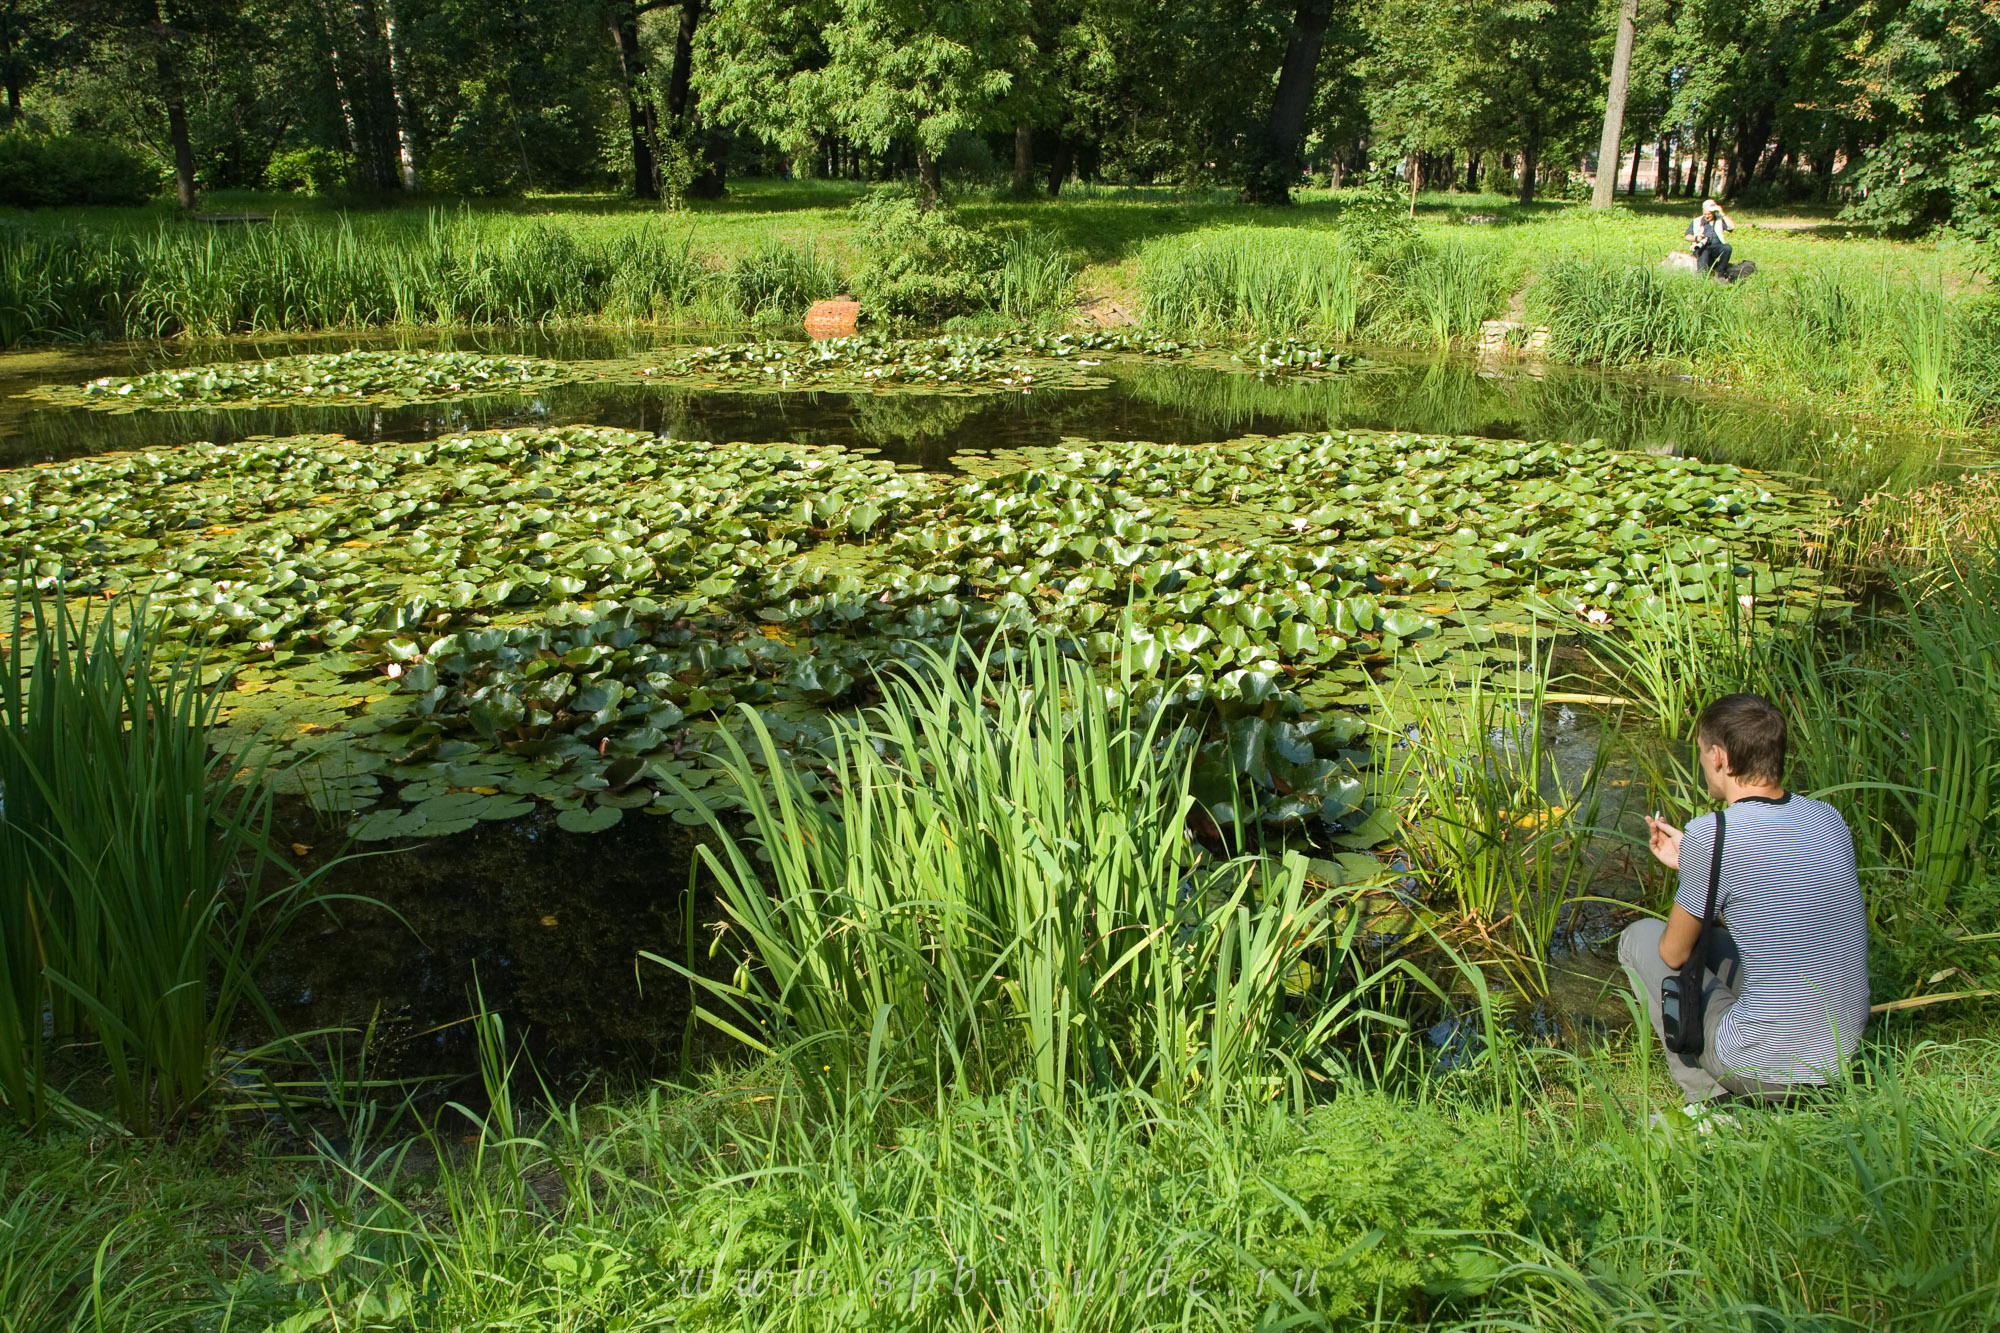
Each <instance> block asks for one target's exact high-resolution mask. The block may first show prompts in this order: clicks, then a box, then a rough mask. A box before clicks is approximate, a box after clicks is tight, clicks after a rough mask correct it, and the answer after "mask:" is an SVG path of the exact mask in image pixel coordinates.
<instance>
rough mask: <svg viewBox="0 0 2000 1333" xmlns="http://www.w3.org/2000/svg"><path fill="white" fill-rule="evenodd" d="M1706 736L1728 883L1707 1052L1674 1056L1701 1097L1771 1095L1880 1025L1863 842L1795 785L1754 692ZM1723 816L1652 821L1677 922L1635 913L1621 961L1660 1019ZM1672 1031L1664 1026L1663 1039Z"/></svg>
mask: <svg viewBox="0 0 2000 1333" xmlns="http://www.w3.org/2000/svg"><path fill="white" fill-rule="evenodd" d="M1695 745H1696V749H1697V752H1698V756H1699V759H1700V763H1701V771H1702V776H1703V777H1704V778H1705V779H1706V780H1707V783H1708V791H1709V795H1711V796H1713V797H1714V798H1715V799H1716V800H1719V801H1722V802H1724V803H1726V805H1727V806H1728V810H1727V816H1726V817H1727V824H1726V826H1725V829H1724V833H1723V838H1722V876H1721V879H1722V884H1721V887H1720V889H1719V890H1718V891H1717V893H1716V898H1715V903H1716V916H1717V918H1718V919H1719V921H1720V922H1721V923H1723V924H1724V925H1725V926H1726V929H1719V928H1717V926H1716V925H1714V924H1711V926H1710V929H1709V932H1708V937H1707V942H1706V948H1707V953H1708V971H1707V972H1706V973H1705V975H1704V979H1703V987H1702V991H1703V995H1704V997H1705V1002H1704V1005H1703V1012H1702V1033H1703V1041H1702V1051H1701V1055H1700V1056H1699V1058H1698V1059H1696V1060H1693V1061H1690V1060H1688V1059H1685V1058H1683V1057H1681V1056H1678V1055H1675V1054H1673V1053H1672V1052H1668V1053H1667V1068H1668V1070H1669V1072H1671V1073H1672V1074H1673V1076H1674V1080H1675V1082H1677V1083H1679V1084H1680V1086H1681V1090H1682V1092H1683V1093H1684V1094H1685V1095H1686V1097H1687V1100H1688V1101H1689V1102H1690V1103H1693V1102H1703V1101H1708V1100H1710V1099H1711V1098H1714V1097H1718V1096H1735V1097H1746V1098H1757V1097H1769V1096H1774V1095H1779V1094H1782V1093H1784V1092H1787V1091H1789V1090H1791V1089H1793V1088H1795V1087H1797V1086H1800V1085H1809V1084H1822V1083H1825V1082H1827V1081H1828V1079H1829V1078H1834V1077H1838V1076H1839V1074H1840V1071H1842V1070H1844V1069H1845V1068H1846V1067H1847V1064H1848V1062H1849V1061H1850V1060H1851V1059H1852V1058H1853V1056H1854V1050H1855V1047H1856V1046H1858V1045H1859V1044H1860V1041H1861V1030H1862V1028H1863V1026H1865V1025H1866V1023H1867V1022H1868V917H1867V912H1866V910H1865V909H1864V908H1863V906H1862V902H1861V884H1860V881H1859V880H1858V879H1857V878H1856V877H1855V873H1854V839H1853V835H1852V834H1850V833H1849V832H1848V828H1847V821H1846V820H1844V819H1842V818H1841V817H1840V812H1839V811H1837V810H1835V809H1834V808H1833V807H1832V806H1830V805H1827V804H1826V803H1824V802H1822V801H1815V800H1812V799H1810V798H1809V797H1805V796H1800V795H1799V794H1797V793H1796V792H1787V791H1786V790H1785V788H1784V774H1785V718H1784V715H1783V714H1782V713H1780V712H1779V711H1778V710H1777V709H1776V708H1775V707H1773V706H1772V705H1771V703H1770V702H1769V701H1768V700H1766V699H1763V698H1761V697H1760V696H1758V695H1754V694H1730V695H1725V696H1724V697H1722V698H1720V699H1717V700H1716V701H1715V702H1714V703H1712V704H1710V705H1709V706H1708V707H1707V708H1705V709H1703V710H1702V714H1701V718H1700V720H1699V721H1698V722H1697V723H1696V726H1695ZM1715 822H1716V817H1715V816H1714V815H1703V816H1701V817H1700V818H1699V819H1695V820H1692V821H1690V822H1689V824H1688V827H1687V831H1686V833H1685V834H1683V833H1682V831H1681V830H1679V829H1677V828H1674V827H1673V826H1671V825H1669V824H1667V823H1665V822H1664V821H1662V820H1659V819H1656V818H1648V819H1647V821H1646V826H1647V831H1648V833H1649V835H1650V836H1649V841H1650V843H1651V846H1652V850H1653V855H1654V856H1656V857H1658V858H1659V859H1660V861H1661V862H1662V863H1663V864H1665V865H1667V866H1669V867H1671V868H1672V869H1675V870H1678V871H1680V888H1679V890H1678V891H1677V892H1676V893H1675V894H1674V905H1673V909H1672V912H1671V914H1670V915H1669V916H1668V918H1667V920H1666V921H1664V922H1661V921H1653V920H1644V921H1635V922H1633V923H1632V924H1631V925H1630V926H1628V927H1626V929H1625V932H1624V934H1623V935H1621V936H1620V937H1619V940H1618V960H1619V961H1620V962H1621V963H1623V964H1624V965H1625V970H1626V971H1627V972H1628V973H1629V974H1630V975H1631V977H1632V984H1633V986H1634V987H1635V988H1636V989H1637V990H1638V993H1639V998H1640V999H1641V1000H1642V1001H1644V1003H1645V1005H1646V1009H1647V1012H1648V1014H1649V1015H1650V1016H1651V1018H1652V1020H1653V1030H1654V1031H1655V1032H1656V1033H1662V1034H1663V1028H1662V1024H1661V1019H1660V983H1661V982H1662V981H1664V980H1665V979H1666V978H1667V977H1668V976H1670V975H1672V974H1674V973H1676V972H1678V971H1679V970H1680V969H1681V966H1682V965H1683V964H1684V963H1686V961H1687V960H1688V957H1689V955H1690V954H1692V953H1693V951H1694V946H1695V936H1696V934H1697V933H1698V932H1699V930H1700V928H1701V914H1702V911H1703V909H1704V908H1706V907H1707V906H1708V875H1709V865H1710V862H1711V857H1712V854H1713V852H1714V849H1715ZM1663 1035H1664V1034H1663Z"/></svg>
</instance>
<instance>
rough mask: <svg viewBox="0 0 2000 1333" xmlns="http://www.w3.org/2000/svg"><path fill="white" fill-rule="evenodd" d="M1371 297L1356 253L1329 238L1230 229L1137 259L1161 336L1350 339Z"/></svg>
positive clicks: (1166, 245) (1153, 248)
mask: <svg viewBox="0 0 2000 1333" xmlns="http://www.w3.org/2000/svg"><path fill="white" fill-rule="evenodd" d="M1369 294H1370V284H1369V282H1368V278H1367V275H1366V274H1365V273H1364V272H1363V269H1362V265H1361V261H1360V258H1359V257H1358V256H1357V255H1356V253H1355V251H1354V249H1353V247H1352V246H1350V245H1349V244H1348V242H1347V241H1346V240H1345V239H1344V238H1343V237H1341V236H1339V235H1336V234H1329V233H1326V232H1290V231H1273V230H1269V229H1266V228H1261V227H1233V228H1227V229H1222V230H1216V231H1206V232H1198V233H1196V234H1195V235H1193V236H1188V237H1172V238H1168V239H1164V240H1161V241H1157V242H1154V243H1153V244H1151V245H1149V246H1148V247H1147V248H1146V249H1145V250H1144V251H1142V252H1141V254H1140V295H1141V298H1142V299H1143V301H1144V303H1145V319H1146V323H1147V324H1148V325H1149V326H1151V327H1153V328H1155V329H1158V330H1160V331H1162V332H1168V333H1175V334H1182V335H1191V336H1197V337H1199V336H1210V337H1214V336H1221V335H1224V334H1270V333H1290V332H1310V333H1318V334H1323V335H1325V336H1327V337H1332V338H1351V337H1353V336H1354V335H1355V333H1356V332H1357V330H1359V328H1360V327H1361V324H1362V322H1363V317H1364V307H1366V305H1367V304H1368V298H1369Z"/></svg>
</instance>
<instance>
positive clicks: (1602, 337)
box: [1530, 256, 1744, 365]
mask: <svg viewBox="0 0 2000 1333" xmlns="http://www.w3.org/2000/svg"><path fill="white" fill-rule="evenodd" d="M1743 299H1744V298H1743V296H1742V294H1741V293H1739V292H1737V291H1736V290H1734V289H1733V288H1731V287H1728V286H1726V285H1725V284H1723V283H1719V282H1714V281H1704V280H1702V279H1699V278H1695V277H1691V276H1688V275H1686V274H1681V273H1674V272H1670V271H1668V270H1665V269H1661V268H1657V267H1653V266H1639V265H1632V264H1618V263H1611V262H1606V261H1601V260H1591V259H1585V258H1579V257H1573V256H1560V257H1558V258H1557V259H1556V260H1554V261H1553V262H1552V263H1551V264H1550V265H1549V267H1548V269H1547V270H1546V271H1545V272H1544V273H1543V274H1542V276H1541V280H1540V281H1539V282H1537V283H1536V284H1535V286H1534V288H1533V289H1532V290H1531V292H1530V300H1531V303H1532V304H1531V306H1530V310H1531V311H1532V313H1533V314H1534V316H1535V317H1536V318H1537V319H1538V320H1540V322H1542V323H1545V324H1547V325H1548V329H1549V350H1550V351H1552V352H1554V353H1555V354H1556V355H1558V356H1562V357H1565V358H1568V359H1570V360H1575V361H1602V362H1605V363H1606V364H1609V365H1644V364H1659V363H1662V362H1665V363H1669V364H1674V365H1697V364H1700V363H1703V362H1706V361H1709V360H1711V359H1718V358H1721V357H1724V356H1727V355H1728V352H1729V348H1730V346H1731V343H1732V340H1733V339H1734V338H1735V337H1736V336H1737V332H1738V329H1739V328H1740V326H1741V322H1742V319H1743V310H1742V307H1743Z"/></svg>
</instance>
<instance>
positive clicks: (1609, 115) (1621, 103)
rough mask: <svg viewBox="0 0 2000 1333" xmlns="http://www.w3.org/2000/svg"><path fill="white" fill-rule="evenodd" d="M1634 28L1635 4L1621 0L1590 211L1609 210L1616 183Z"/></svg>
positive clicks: (1637, 18)
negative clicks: (1595, 209)
mask: <svg viewBox="0 0 2000 1333" xmlns="http://www.w3.org/2000/svg"><path fill="white" fill-rule="evenodd" d="M1638 26H1639V0H1622V3H1621V4H1620V5H1619V6H1618V24H1617V36H1616V38H1615V39H1614V45H1613V50H1612V55H1611V82H1610V85H1609V87H1608V88H1607V90H1606V92H1605V94H1604V133H1603V135H1602V136H1600V137H1599V139H1598V141H1597V179H1596V181H1595V182H1594V183H1593V184H1592V186H1591V191H1590V206H1591V207H1592V208H1609V207H1611V192H1612V190H1613V189H1614V188H1615V187H1616V185H1617V183H1618V149H1619V147H1620V145H1622V144H1623V143H1624V140H1625V94H1626V91H1627V90H1628V89H1629V88H1630V87H1631V83H1632V43H1633V39H1634V38H1635V37H1636V36H1637V33H1638Z"/></svg>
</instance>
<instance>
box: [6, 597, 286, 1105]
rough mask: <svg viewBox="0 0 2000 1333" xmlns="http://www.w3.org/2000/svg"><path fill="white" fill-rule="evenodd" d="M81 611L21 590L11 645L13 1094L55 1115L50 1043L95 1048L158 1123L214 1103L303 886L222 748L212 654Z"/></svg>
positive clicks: (254, 790) (119, 1087)
mask: <svg viewBox="0 0 2000 1333" xmlns="http://www.w3.org/2000/svg"><path fill="white" fill-rule="evenodd" d="M83 605H84V609H83V610H79V609H78V608H77V605H76V604H75V603H72V602H67V601H64V600H63V599H62V598H61V597H60V596H59V595H58V596H56V597H54V598H52V599H50V600H47V601H44V600H41V599H39V598H38V599H37V600H35V601H33V602H25V601H24V602H17V603H16V605H15V608H14V619H13V624H12V632H11V633H10V634H9V636H8V646H7V647H6V648H5V649H0V797H4V801H5V806H4V812H5V813H4V819H0V881H4V887H0V893H4V900H0V924H4V925H5V926H6V928H7V930H8V932H9V933H8V937H7V940H6V947H5V949H4V950H0V1103H3V1104H4V1109H5V1110H6V1111H7V1112H8V1113H9V1114H10V1115H11V1117H12V1118H13V1119H15V1120H18V1121H22V1122H25V1123H27V1124H30V1125H33V1124H36V1123H39V1122H40V1121H41V1120H42V1119H43V1118H44V1116H45V1115H46V1114H47V1113H48V1111H49V1105H48V1103H49V1100H50V1095H49V1092H48V1089H47V1086H46V1085H47V1081H48V1080H47V1078H46V1064H45V1053H46V1048H47V1047H48V1046H49V1045H50V1044H51V1043H62V1044H70V1043H87V1044H90V1045H94V1046H95V1047H96V1048H97V1057H98V1058H97V1059H96V1061H94V1062H93V1063H97V1064H101V1066H102V1067H103V1069H104V1071H105V1072H106V1074H107V1075H108V1078H109V1080H110V1085H111V1089H112V1101H113V1102H114V1104H115V1107H116V1113H117V1116H118V1118H119V1120H120V1121H121V1122H122V1123H123V1124H124V1125H125V1126H126V1127H127V1128H129V1129H131V1130H133V1131H135V1132H138V1133H148V1132H151V1131H153V1130H154V1129H156V1128H158V1127H161V1126H163V1125H172V1124H174V1123H176V1122H178V1121H179V1120H181V1119H182V1118H183V1117H185V1116H187V1115H188V1114H190V1113H191V1112H194V1111H196V1110H197V1109H199V1108H201V1107H203V1106H204V1105H206V1104H207V1101H208V1099H209V1094H210V1093H211V1092H212V1091H213V1090H214V1088H215V1087H216V1085H217V1083H218V1081H219V1080H220V1079H221V1078H222V1077H223V1074H224V1068H223V1066H224V1063H225V1062H226V1061H227V1060H229V1059H230V1058H231V1057H230V1056H229V1054H228V1047H229V1044H230V1036H231V1033H232V1030H233V1028H234V1026H235V1021H236V1018H237V1016H238V1014H239V1011H241V1010H242V1009H244V1008H246V1007H250V1006H261V999H260V997H259V996H258V993H257V990H256V986H255V984H254V982H253V980H252V977H253V974H254V972H255V970H256V967H257V964H258V963H259V961H260V960H261V959H262V957H263V956H264V954H265V953H266V952H268V950H269V949H270V947H271V945H272V944H273V943H274V942H275V940H276V938H277V935H278V933H279V932H281V931H282V930H283V928H284V925H285V923H286V922H287V921H288V920H289V919H290V918H291V916H292V915H294V914H295V913H296V912H297V911H298V910H299V908H300V907H301V906H303V905H304V901H305V900H304V899H302V898H301V896H300V895H301V892H302V891H303V890H304V889H305V888H306V885H305V883H304V882H303V881H301V880H300V879H299V878H298V876H297V875H296V873H295V872H293V871H291V870H290V869H289V868H288V867H286V866H285V865H284V864H283V863H281V862H279V861H278V860H277V859H276V858H274V857H272V856H271V855H270V854H269V849H268V844H267V841H266V830H267V828H268V825H269V820H270V800H271V798H270V792H269V788H268V786H267V785H266V784H265V782H264V773H263V770H262V766H261V765H260V764H258V763H257V762H255V761H253V760H252V759H251V757H250V755H249V752H248V749H247V747H246V746H241V745H239V746H238V747H237V748H234V749H228V748H225V749H223V750H221V752H219V753H213V752H212V751H211V745H210V742H211V736H210V732H211V730H212V729H213V728H214V726H215V724H216V722H217V719H218V716H219V714H220V711H221V708H222V702H223V701H222V691H221V689H220V688H219V687H218V685H217V684H214V683H211V682H209V681H206V680H205V679H204V673H203V670H202V665H201V662H200V660H199V658H198V656H197V655H196V654H193V653H185V652H183V653H178V654H175V653H171V652H169V651H167V650H165V649H164V647H163V641H162V638H161V636H160V627H159V625H158V623H157V622H156V621H155V620H154V619H153V616H152V614H151V612H150V611H149V608H148V607H147V606H146V605H145V603H144V602H143V601H137V600H134V601H131V602H129V603H128V604H126V605H122V606H116V607H111V608H105V609H103V610H101V611H100V613H99V614H98V615H97V617H96V618H95V619H92V618H90V616H89V604H88V603H87V602H86V603H84V604H83ZM45 1015H46V1017H45ZM45 1028H46V1033H45Z"/></svg>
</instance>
